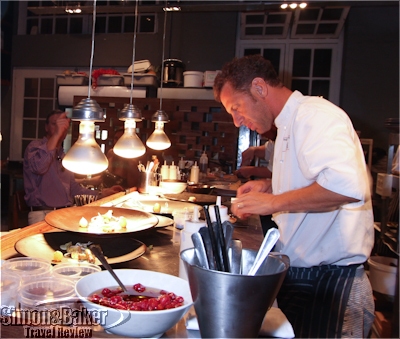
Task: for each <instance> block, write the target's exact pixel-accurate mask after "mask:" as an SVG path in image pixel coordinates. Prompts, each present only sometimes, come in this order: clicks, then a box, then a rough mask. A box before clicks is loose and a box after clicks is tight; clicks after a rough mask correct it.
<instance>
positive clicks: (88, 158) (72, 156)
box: [62, 0, 108, 175]
mask: <svg viewBox="0 0 400 339" xmlns="http://www.w3.org/2000/svg"><path fill="white" fill-rule="evenodd" d="M95 26H96V0H94V2H93V25H92V47H91V54H90V69H89V86H88V97H87V98H86V99H82V100H81V101H80V102H79V103H78V105H77V106H75V107H74V109H73V111H72V117H71V120H72V121H80V124H79V137H78V140H77V141H76V142H75V144H74V145H73V146H72V147H71V148H70V149H69V151H68V152H67V154H66V155H65V156H64V158H63V160H62V164H63V166H64V167H65V168H66V169H68V170H70V171H71V172H74V173H78V174H83V175H91V174H96V173H100V172H103V171H104V170H105V169H107V167H108V160H107V157H106V156H105V155H104V153H103V152H102V151H101V149H100V146H99V145H98V144H97V142H96V140H95V139H94V130H95V126H94V123H95V122H103V121H104V113H103V109H102V108H101V107H100V106H99V104H98V103H97V102H96V101H95V100H93V99H91V98H90V90H91V87H92V76H91V75H92V67H93V56H94V36H95Z"/></svg>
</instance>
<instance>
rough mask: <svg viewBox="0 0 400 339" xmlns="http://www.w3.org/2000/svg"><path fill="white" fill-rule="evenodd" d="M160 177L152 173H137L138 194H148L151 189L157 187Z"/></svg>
mask: <svg viewBox="0 0 400 339" xmlns="http://www.w3.org/2000/svg"><path fill="white" fill-rule="evenodd" d="M159 182H160V175H159V174H158V173H154V172H139V187H138V191H139V192H140V193H150V191H151V187H155V186H158V184H159Z"/></svg>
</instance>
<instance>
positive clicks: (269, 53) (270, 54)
mask: <svg viewBox="0 0 400 339" xmlns="http://www.w3.org/2000/svg"><path fill="white" fill-rule="evenodd" d="M263 56H264V58H265V59H268V60H269V61H271V63H272V66H274V69H275V71H276V73H278V74H279V68H280V63H279V62H280V57H281V50H280V49H278V48H273V49H267V48H266V49H264V54H263Z"/></svg>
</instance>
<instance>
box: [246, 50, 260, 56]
mask: <svg viewBox="0 0 400 339" xmlns="http://www.w3.org/2000/svg"><path fill="white" fill-rule="evenodd" d="M257 54H261V49H260V48H246V49H245V50H244V55H257Z"/></svg>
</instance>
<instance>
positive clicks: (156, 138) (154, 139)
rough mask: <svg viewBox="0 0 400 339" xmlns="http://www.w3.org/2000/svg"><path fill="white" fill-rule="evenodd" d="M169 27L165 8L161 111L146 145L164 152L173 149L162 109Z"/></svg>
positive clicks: (165, 116) (156, 114) (153, 118)
mask: <svg viewBox="0 0 400 339" xmlns="http://www.w3.org/2000/svg"><path fill="white" fill-rule="evenodd" d="M166 27H167V11H166V9H165V8H164V33H163V49H162V60H161V77H160V78H161V87H160V109H159V110H158V111H157V112H155V113H154V114H153V116H152V117H151V121H152V122H154V123H155V129H154V132H153V133H152V135H150V137H149V138H148V139H147V141H146V145H147V146H149V147H150V148H152V149H155V150H159V151H161V150H164V149H167V148H169V147H171V141H170V140H169V138H168V136H167V135H166V134H165V132H164V124H165V123H168V122H169V117H168V114H167V113H166V112H165V111H163V109H162V95H163V92H162V90H163V76H164V54H165V31H166Z"/></svg>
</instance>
